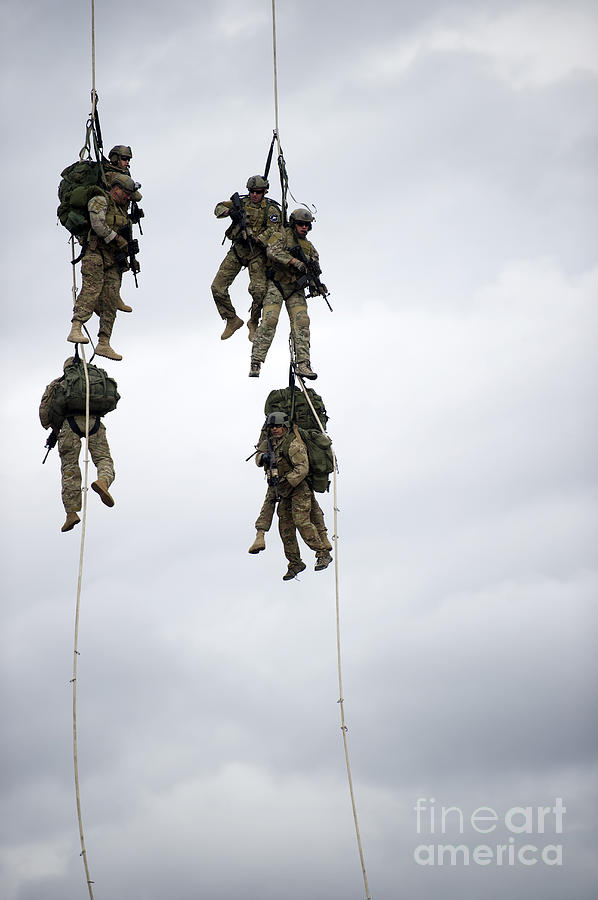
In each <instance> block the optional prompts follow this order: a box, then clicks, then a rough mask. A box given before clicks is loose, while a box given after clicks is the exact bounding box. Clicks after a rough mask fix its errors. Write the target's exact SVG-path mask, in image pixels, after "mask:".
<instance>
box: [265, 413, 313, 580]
mask: <svg viewBox="0 0 598 900" xmlns="http://www.w3.org/2000/svg"><path fill="white" fill-rule="evenodd" d="M272 447H273V449H274V454H275V456H276V464H277V467H278V474H279V478H280V481H279V483H278V493H279V496H280V500H279V501H278V530H279V533H280V537H281V539H282V544H283V548H284V553H285V556H286V558H287V559H288V561H289V562H290V563H298V562H299V561H300V559H301V553H300V550H299V544H298V542H297V531H299V534H300V535H301V537H302V538H303V540H304V541H305V543H306V544H307V546H308V547H310V548H311V549H312V550H315V551H316V557H318V558H319V557H320V556H323V555H325V554H326V552H327V551H326V550H325V547H324V543H325V540H326V525H325V524H324V514H323V512H322V509H321V507H320V505H319V503H318V502H317V500H316V498H315V496H314V492H313V491H312V489H311V487H310V486H309V484H308V483H307V481H306V480H305V479H306V477H307V474H308V472H309V459H308V456H307V448H306V446H305V444H304V443H303V441H302V440H301V438H300V437H299V435H298V434H297V433H296V432H295V431H294V430H293V431H291V432H287V433H286V434H284V435H283V436H282V437H281V438H280V439H279V440H278V441H273V444H272ZM266 450H267V444H266V442H265V441H264V442H262V443H261V444H260V445H259V447H258V452H257V454H256V463H258V464H259V462H260V460H261V456H262V453H265V452H266ZM275 505H276V494H275V491H274V488H273V487H269V488H268V491H267V492H266V498H265V500H264V503H263V505H262V508H261V510H260V514H259V516H258V518H257V521H256V523H255V527H256V529H260V530H262V531H268V530H269V528H270V525H271V524H272V515H273V513H274V506H275Z"/></svg>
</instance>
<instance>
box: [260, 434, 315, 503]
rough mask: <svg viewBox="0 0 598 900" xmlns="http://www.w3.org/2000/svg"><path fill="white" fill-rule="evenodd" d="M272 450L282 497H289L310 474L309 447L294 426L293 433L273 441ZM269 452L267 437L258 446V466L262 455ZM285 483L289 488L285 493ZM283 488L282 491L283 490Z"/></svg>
mask: <svg viewBox="0 0 598 900" xmlns="http://www.w3.org/2000/svg"><path fill="white" fill-rule="evenodd" d="M272 449H273V450H274V456H275V457H276V466H277V468H278V474H279V477H280V478H281V483H279V485H278V487H279V492H280V493H281V495H282V496H288V495H289V494H291V493H292V490H293V488H296V487H297V485H298V484H301V482H302V481H303V480H304V479H305V478H307V475H308V474H309V458H308V455H307V447H306V446H305V444H304V443H303V441H302V440H301V437H300V435H299V432H298V431H297V429H296V426H295V425H293V428H292V430H291V431H289V432H287V433H286V434H283V436H282V437H281V438H280V439H279V440H278V441H272ZM267 450H268V442H267V439H266V437H265V435H264V436H263V438H261V440H260V443H259V445H258V452H257V453H256V456H255V461H256V464H257V465H258V466H259V465H261V457H262V453H266V451H267ZM285 482H286V484H287V486H288V488H290V489H288V488H287V491H286V492H285V490H284V487H285ZM281 487H282V490H281Z"/></svg>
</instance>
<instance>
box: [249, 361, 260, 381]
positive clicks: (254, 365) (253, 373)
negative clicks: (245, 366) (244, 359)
mask: <svg viewBox="0 0 598 900" xmlns="http://www.w3.org/2000/svg"><path fill="white" fill-rule="evenodd" d="M261 367H262V364H261V362H259V360H257V359H252V360H251V365H250V366H249V377H250V378H259V377H260V369H261Z"/></svg>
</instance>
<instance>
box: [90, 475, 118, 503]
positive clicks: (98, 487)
mask: <svg viewBox="0 0 598 900" xmlns="http://www.w3.org/2000/svg"><path fill="white" fill-rule="evenodd" d="M91 488H92V490H94V491H95V492H96V494H99V495H100V500H101V501H102V503H105V504H106V506H114V500H113V499H112V497H111V496H110V494H109V493H108V485H107V484H106V482H105V481H104V479H103V478H98V480H97V481H94V482H93V484H92V486H91Z"/></svg>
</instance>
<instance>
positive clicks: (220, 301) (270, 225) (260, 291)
mask: <svg viewBox="0 0 598 900" xmlns="http://www.w3.org/2000/svg"><path fill="white" fill-rule="evenodd" d="M241 203H242V204H243V209H244V210H245V215H246V217H247V225H248V228H247V231H248V234H249V235H250V237H251V238H252V240H253V253H251V252H250V250H249V247H248V245H247V243H246V241H245V240H244V239H243V237H242V235H241V229H240V228H239V226H238V225H235V224H234V223H232V224H231V225H230V226H229V227H228V228H227V230H226V236H227V237H229V238H230V239H231V240H232V242H233V245H232V247H231V248H230V250H229V251H228V253H227V254H226V256H225V257H224V259H223V261H222V263H221V264H220V268H219V269H218V272H217V273H216V277H215V278H214V281H213V282H212V296H213V297H214V303H215V304H216V308H217V310H218V312H219V314H220V318H222V319H234V318H235V316H236V315H237V313H236V310H235V307H234V306H233V304H232V301H231V298H230V294H229V290H228V289H229V287H230V286H231V284H232V283H233V281H234V280H235V278H236V277H237V275H238V274H239V272H240V271H241V269H242V268H243V267H244V266H247V268H248V270H249V288H248V290H249V293H250V294H251V297H252V303H251V312H250V314H249V318H250V321H253V322H255V324H256V325H257V323H258V322H259V318H260V311H261V308H262V303H263V301H264V296H265V294H266V286H267V282H266V250H265V248H266V244H267V243H268V239H269V237H270V235H271V234H273V233H274V232H277V231H279V230H280V228H281V225H282V222H281V215H280V208H279V206H278V205H277V204H276V203H274V202H273V201H272V200H270V199H269V198H268V197H263V198H262V200H261V202H260V203H259V204H255V203H252V202H251V201H250V199H249V197H241ZM232 205H233V204H232V201H231V200H224V201H223V202H222V203H218V204H217V206H216V209H215V210H214V215H215V216H216V217H217V218H218V219H221V218H224V217H225V216H226V215H227V213H228V212H229V210H230V209H231V207H232Z"/></svg>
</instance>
